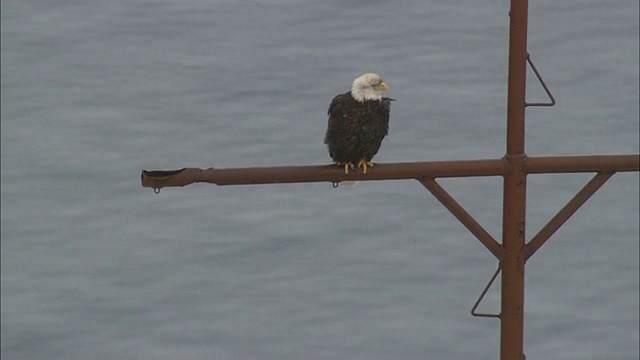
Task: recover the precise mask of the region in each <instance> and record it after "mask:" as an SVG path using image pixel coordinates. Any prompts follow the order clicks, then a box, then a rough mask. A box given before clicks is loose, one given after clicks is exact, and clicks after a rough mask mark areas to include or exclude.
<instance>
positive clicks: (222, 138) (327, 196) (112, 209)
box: [1, 0, 639, 360]
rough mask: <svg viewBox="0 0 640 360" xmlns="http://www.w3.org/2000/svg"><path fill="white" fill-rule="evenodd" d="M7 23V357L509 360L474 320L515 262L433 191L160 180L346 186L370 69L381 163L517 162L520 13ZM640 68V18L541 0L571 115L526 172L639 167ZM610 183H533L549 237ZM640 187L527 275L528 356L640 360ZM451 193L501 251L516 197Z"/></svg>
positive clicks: (472, 188)
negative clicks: (345, 166)
mask: <svg viewBox="0 0 640 360" xmlns="http://www.w3.org/2000/svg"><path fill="white" fill-rule="evenodd" d="M1 12H2V51H1V53H2V94H1V99H2V100H1V104H2V107H1V108H2V110H1V111H2V129H1V130H2V142H1V144H2V145H1V146H2V147H1V153H2V158H1V160H2V168H1V170H2V178H1V180H2V193H1V195H2V208H1V210H2V212H1V213H2V216H1V219H2V233H1V235H2V241H1V246H2V258H1V279H2V289H1V290H2V297H1V300H2V304H1V305H2V313H1V315H2V328H1V340H2V347H1V355H2V358H3V359H6V360H11V359H496V358H497V357H498V353H499V323H498V322H497V321H496V320H494V319H477V318H473V317H471V316H470V315H469V309H470V307H471V305H472V304H473V302H474V301H475V299H476V297H477V296H478V294H479V293H480V291H481V290H482V288H483V287H484V285H485V284H486V282H487V280H488V279H489V277H490V275H491V274H492V273H493V271H494V270H495V267H496V261H495V259H493V258H492V256H491V255H490V253H489V252H488V251H486V250H485V249H484V248H483V247H482V246H481V245H480V244H479V243H478V242H477V241H476V240H475V239H474V238H473V237H472V236H471V235H470V234H469V233H468V232H467V231H466V230H465V229H464V228H463V227H462V226H461V225H460V224H459V223H457V221H456V220H455V219H454V218H453V217H452V216H451V215H450V214H449V213H448V212H447V211H446V210H445V209H444V208H443V207H442V206H441V205H440V204H439V203H438V202H437V201H436V200H435V199H434V198H433V197H432V196H431V195H430V194H429V193H428V192H426V191H425V190H424V189H423V188H422V186H421V185H420V184H419V183H417V182H415V181H395V182H362V183H360V184H359V185H358V186H357V187H355V188H346V187H340V188H338V189H333V188H332V187H331V184H328V183H319V184H295V185H273V186H267V185H263V186H254V187H251V186H240V187H215V186H212V185H190V186H188V187H185V188H166V189H163V190H162V192H161V193H160V194H159V195H154V194H153V192H152V191H151V190H150V189H144V188H142V187H141V186H140V178H139V175H140V170H142V169H165V170H168V169H177V168H181V167H186V166H196V167H209V166H215V167H248V166H270V165H302V164H327V163H329V160H330V159H329V157H328V154H327V151H326V148H325V146H324V145H323V143H322V138H323V135H324V130H325V127H326V110H327V107H328V104H329V102H330V101H331V98H332V97H333V96H334V95H335V94H338V93H340V92H344V91H346V90H348V89H349V87H350V84H351V82H352V80H353V79H354V78H355V77H357V76H358V75H360V74H362V73H364V72H369V71H374V72H377V73H379V74H381V75H382V76H383V78H384V79H385V81H386V82H387V83H388V84H389V85H390V87H391V93H390V95H391V96H392V97H394V98H396V99H397V102H395V103H393V109H392V120H391V129H390V135H389V137H388V138H386V139H385V141H384V142H383V145H382V148H381V150H380V152H379V154H378V155H377V157H376V158H375V161H377V162H394V161H433V160H457V159H474V158H496V157H501V156H502V155H503V153H504V136H505V118H506V115H505V114H506V112H505V111H506V80H507V79H506V74H507V70H506V67H507V45H508V16H507V13H508V2H507V1H506V0H503V1H448V2H446V4H445V2H436V1H425V2H414V1H405V0H398V1H375V0H370V1H335V0H330V1H322V2H320V1H310V0H297V1H296V0H273V1H261V2H255V1H242V2H241V1H229V0H227V1H197V0H187V1H150V0H148V1H143V0H135V1H133V0H128V1H124V0H111V1H97V0H87V1H44V0H39V1H38V0H29V1H18V0H6V1H2V3H1ZM638 50H639V49H638V2H637V1H627V0H619V1H607V2H602V1H578V0H572V1H561V2H560V1H554V0H544V1H542V0H541V1H531V4H530V21H529V51H530V53H531V56H532V59H533V60H534V62H535V64H536V65H537V67H538V68H539V69H540V71H541V72H542V74H543V76H544V77H545V80H546V81H547V83H548V84H549V86H550V88H551V90H552V92H553V94H554V95H555V97H556V98H557V100H558V105H557V106H556V107H554V108H550V109H549V108H530V109H529V110H527V152H528V153H529V154H530V155H560V154H597V153H604V154H620V153H623V154H632V153H637V152H638V148H639V140H638V137H639V136H638V115H639V110H638V96H639V94H638V85H639V83H638V78H639V70H638ZM529 78H530V80H531V81H530V82H529V85H528V98H529V101H545V100H546V98H545V94H544V92H543V91H542V90H541V88H540V86H539V85H538V84H537V83H536V82H535V79H534V78H533V76H532V73H529ZM591 176H592V175H590V174H574V175H553V176H548V175H547V176H543V175H537V176H530V177H529V201H528V205H529V212H528V222H527V234H528V236H529V237H531V236H533V235H534V234H535V233H536V232H537V230H538V229H539V228H540V227H541V226H543V225H544V224H545V223H546V222H547V221H548V219H549V218H550V217H551V216H552V215H553V214H555V212H556V211H557V210H558V209H559V208H561V207H562V206H563V205H564V204H565V203H566V201H567V200H568V199H570V198H571V197H572V196H573V195H574V194H575V192H576V191H578V190H579V189H580V187H582V186H583V184H585V183H586V182H587V181H588V180H589V179H590V178H591ZM638 181H639V178H638V174H637V173H626V174H624V173H623V174H617V175H615V176H614V177H613V178H612V179H611V180H610V181H609V182H608V183H607V184H606V185H605V186H604V187H603V188H602V189H601V190H600V191H599V192H598V193H597V194H595V195H594V197H593V198H592V199H591V200H589V202H588V203H587V204H586V205H585V206H584V207H583V208H582V209H581V210H580V211H579V212H578V213H577V214H576V215H575V216H574V217H573V218H572V219H571V220H570V221H569V222H568V223H567V224H566V225H565V226H564V227H563V228H562V229H561V230H560V231H559V232H558V233H557V234H556V235H555V236H554V237H553V238H552V240H551V241H550V242H549V243H547V244H546V245H545V246H544V247H543V248H542V249H541V250H540V251H539V253H537V254H536V255H535V256H534V257H533V258H532V259H531V260H530V261H529V262H528V267H527V278H526V281H527V284H526V309H525V314H526V315H525V323H526V329H525V337H526V341H525V349H526V354H527V359H637V358H638V356H639V350H638V348H639V345H638V337H639V331H638V323H639V312H638V307H639V300H638V298H639V295H638V294H639V287H638V282H639V276H638V274H639V269H638V262H639V261H638V252H639V248H638V238H639V228H638V213H639V209H638V208H639V206H638V200H639V199H638V197H639V196H638V194H639V189H638ZM440 182H441V184H442V185H443V186H444V187H445V188H446V189H447V190H449V191H450V193H451V194H452V195H453V196H454V197H455V198H456V199H458V200H459V201H460V202H461V203H462V204H463V205H464V206H465V207H466V208H467V209H468V210H469V212H470V213H472V214H473V215H474V216H476V218H477V219H478V221H479V222H480V223H481V224H483V225H484V226H485V228H486V229H487V230H488V231H489V232H490V233H491V234H492V235H493V236H494V237H495V238H498V239H499V238H500V224H501V223H500V221H501V201H502V200H501V189H502V184H501V181H500V179H499V178H481V179H457V180H454V179H452V180H442V181H440ZM498 290H499V283H497V284H496V286H494V288H492V290H491V291H490V292H489V294H488V295H487V297H486V299H485V301H484V302H483V303H482V304H481V306H480V309H479V310H480V311H482V312H496V311H498V310H499V291H498Z"/></svg>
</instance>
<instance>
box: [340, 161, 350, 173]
mask: <svg viewBox="0 0 640 360" xmlns="http://www.w3.org/2000/svg"><path fill="white" fill-rule="evenodd" d="M340 165H344V174H345V175H347V174H349V169H353V163H350V162H346V163H344V164H340Z"/></svg>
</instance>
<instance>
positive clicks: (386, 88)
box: [373, 82, 389, 91]
mask: <svg viewBox="0 0 640 360" xmlns="http://www.w3.org/2000/svg"><path fill="white" fill-rule="evenodd" d="M373 89H374V90H375V91H389V86H388V85H387V84H385V83H384V82H381V83H380V84H378V85H375V86H374V87H373Z"/></svg>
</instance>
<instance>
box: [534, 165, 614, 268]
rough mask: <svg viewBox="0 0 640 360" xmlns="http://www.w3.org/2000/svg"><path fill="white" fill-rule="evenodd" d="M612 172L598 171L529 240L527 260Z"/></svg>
mask: <svg viewBox="0 0 640 360" xmlns="http://www.w3.org/2000/svg"><path fill="white" fill-rule="evenodd" d="M613 174H614V173H613V172H611V173H598V174H596V176H594V177H593V178H592V179H591V180H590V181H589V182H588V183H587V184H586V185H585V186H584V187H583V188H582V189H581V190H580V191H578V193H577V194H576V195H575V196H574V197H573V198H572V199H571V200H569V202H568V203H567V205H565V206H564V207H563V208H562V209H560V211H558V213H557V214H556V215H555V216H554V217H553V218H551V220H549V222H548V223H547V224H546V225H545V226H544V227H542V229H540V231H539V232H538V233H537V234H536V235H535V236H534V237H533V238H532V239H531V241H529V243H528V244H527V245H526V248H525V256H526V257H525V261H526V260H528V259H529V258H530V257H531V256H532V255H533V254H535V252H536V251H538V249H540V247H542V245H544V243H546V242H547V240H549V238H550V237H551V235H553V234H554V233H555V232H556V231H557V230H558V229H559V228H560V227H561V226H562V225H563V224H564V223H565V222H566V221H567V220H569V218H570V217H571V216H572V215H573V214H575V212H576V211H578V209H579V208H580V207H581V206H582V205H583V204H584V203H585V202H586V201H587V200H589V198H590V197H591V195H593V194H594V193H595V192H596V191H598V189H600V187H602V185H604V183H606V182H607V180H609V179H610V178H611V176H613Z"/></svg>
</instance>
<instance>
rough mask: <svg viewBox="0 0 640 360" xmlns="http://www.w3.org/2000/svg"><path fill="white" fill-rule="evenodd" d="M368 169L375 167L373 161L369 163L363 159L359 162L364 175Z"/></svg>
mask: <svg viewBox="0 0 640 360" xmlns="http://www.w3.org/2000/svg"><path fill="white" fill-rule="evenodd" d="M368 167H373V163H372V162H371V161H367V160H365V159H362V160H360V161H358V169H360V168H362V173H363V174H366V173H367V168H368Z"/></svg>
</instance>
